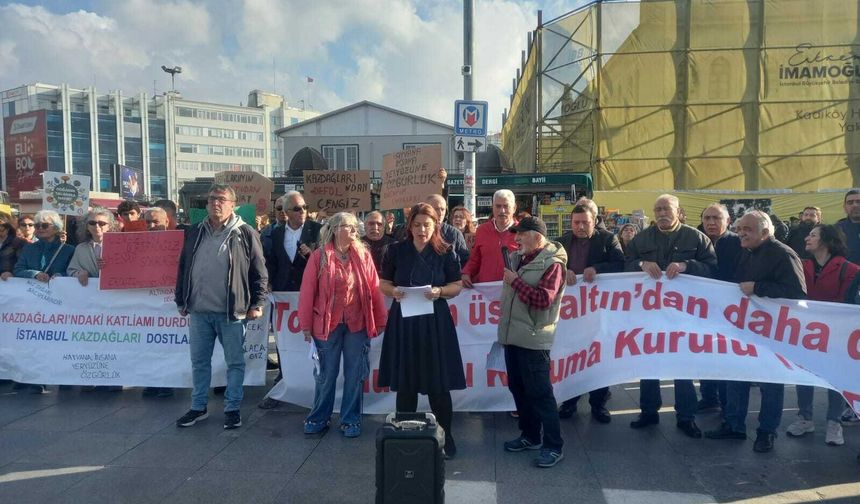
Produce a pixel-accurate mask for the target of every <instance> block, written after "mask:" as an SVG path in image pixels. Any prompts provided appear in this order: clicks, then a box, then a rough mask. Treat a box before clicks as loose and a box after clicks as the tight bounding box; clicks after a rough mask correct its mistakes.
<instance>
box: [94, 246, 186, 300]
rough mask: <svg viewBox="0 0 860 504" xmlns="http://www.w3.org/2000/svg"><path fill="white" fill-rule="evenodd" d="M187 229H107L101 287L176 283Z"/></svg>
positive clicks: (131, 286)
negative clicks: (120, 230)
mask: <svg viewBox="0 0 860 504" xmlns="http://www.w3.org/2000/svg"><path fill="white" fill-rule="evenodd" d="M184 240H185V232H184V231H146V232H134V233H106V234H105V236H104V244H103V247H104V248H103V251H102V259H103V260H104V262H105V265H104V267H103V268H102V270H101V272H100V273H99V277H100V278H101V281H100V283H99V287H100V288H101V290H110V289H149V288H154V287H175V286H176V275H177V272H178V268H179V253H180V252H181V251H182V243H183V241H184Z"/></svg>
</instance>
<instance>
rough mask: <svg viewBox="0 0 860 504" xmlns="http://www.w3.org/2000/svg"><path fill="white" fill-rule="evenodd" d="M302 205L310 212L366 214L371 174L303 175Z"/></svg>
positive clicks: (324, 172) (317, 172) (323, 172)
mask: <svg viewBox="0 0 860 504" xmlns="http://www.w3.org/2000/svg"><path fill="white" fill-rule="evenodd" d="M304 176H305V190H304V197H305V202H306V203H307V205H308V207H309V208H310V209H311V210H325V211H326V212H328V213H329V214H330V215H331V214H334V213H337V212H365V211H368V210H370V209H371V204H370V171H368V170H359V171H335V170H313V171H305V172H304Z"/></svg>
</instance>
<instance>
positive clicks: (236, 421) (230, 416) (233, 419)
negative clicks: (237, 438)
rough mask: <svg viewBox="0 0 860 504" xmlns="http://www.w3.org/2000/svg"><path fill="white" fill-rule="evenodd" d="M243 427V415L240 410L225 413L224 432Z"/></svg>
mask: <svg viewBox="0 0 860 504" xmlns="http://www.w3.org/2000/svg"><path fill="white" fill-rule="evenodd" d="M241 426H242V415H240V414H239V410H233V411H225V412H224V430H231V429H238V428H239V427H241Z"/></svg>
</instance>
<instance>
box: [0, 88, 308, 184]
mask: <svg viewBox="0 0 860 504" xmlns="http://www.w3.org/2000/svg"><path fill="white" fill-rule="evenodd" d="M0 105H2V112H3V119H4V120H3V127H2V129H0V137H2V138H3V142H2V143H0V145H3V147H2V153H3V155H0V164H2V170H0V171H1V172H2V180H3V187H4V188H7V189H8V190H9V191H10V192H11V193H12V197H13V198H14V197H15V196H16V194H17V191H19V190H32V189H35V188H36V187H39V186H40V185H41V177H40V176H39V174H40V173H41V172H42V171H46V170H48V171H59V172H65V173H73V174H79V175H88V176H90V177H92V179H93V186H92V189H93V190H96V191H99V190H101V191H112V190H115V188H116V186H117V180H116V175H115V170H114V167H115V166H116V165H125V166H129V167H132V168H136V169H138V170H140V171H141V172H142V175H143V185H144V188H145V189H144V193H145V195H147V196H149V197H151V198H158V197H170V198H172V199H175V198H176V195H177V192H178V189H179V187H180V185H181V184H182V183H183V182H185V181H187V180H192V179H194V178H195V177H201V176H211V175H213V174H214V173H216V172H219V171H224V170H254V171H257V172H259V173H263V174H265V175H267V176H272V174H273V168H274V169H275V171H276V170H277V168H278V167H279V166H281V164H282V161H281V160H282V159H283V155H282V152H281V146H280V142H279V139H278V137H277V135H275V134H274V131H275V130H276V129H278V128H280V127H282V126H284V125H287V124H295V123H298V122H300V121H302V120H304V119H308V118H311V117H314V116H317V115H319V113H318V112H315V111H311V110H303V109H299V108H296V107H291V106H289V105H288V104H287V102H285V101H284V99H283V98H282V97H281V96H278V95H275V94H271V93H265V92H263V91H259V90H254V91H252V92H251V93H250V94H249V96H248V105H247V106H232V105H224V104H215V103H206V102H199V101H192V100H186V99H183V98H182V97H181V95H179V94H178V93H173V92H170V93H166V94H164V95H159V96H154V97H149V96H148V95H147V94H146V93H140V94H137V95H133V96H125V95H123V93H122V92H121V91H111V92H108V93H106V94H99V93H98V92H97V91H96V89H95V88H92V87H91V88H86V89H74V88H71V87H69V86H68V85H67V84H61V85H59V86H55V85H48V84H40V83H36V84H30V85H25V86H20V87H17V88H13V89H9V90H6V91H3V92H2V93H0ZM13 124H19V125H20V124H23V125H25V126H27V127H28V128H29V129H28V131H22V130H21V129H20V128H18V130H16V129H15V128H13ZM7 132H10V133H12V132H14V134H7Z"/></svg>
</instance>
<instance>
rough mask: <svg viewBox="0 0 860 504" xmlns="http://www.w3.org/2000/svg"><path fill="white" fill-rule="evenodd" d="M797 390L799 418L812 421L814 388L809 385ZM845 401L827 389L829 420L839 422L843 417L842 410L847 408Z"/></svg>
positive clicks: (801, 386) (836, 393)
mask: <svg viewBox="0 0 860 504" xmlns="http://www.w3.org/2000/svg"><path fill="white" fill-rule="evenodd" d="M795 388H796V389H797V409H798V410H799V411H798V412H797V415H798V416H801V417H803V419H804V420H812V395H813V390H814V388H813V387H810V386H808V385H798V386H797V387H795ZM845 406H846V405H845V401H844V400H843V399H842V396H841V395H840V394H839V392H836V391H835V390H830V389H827V419H828V420H833V421H834V422H838V421H839V420H840V417H842V410H843V409H844V408H845Z"/></svg>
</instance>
